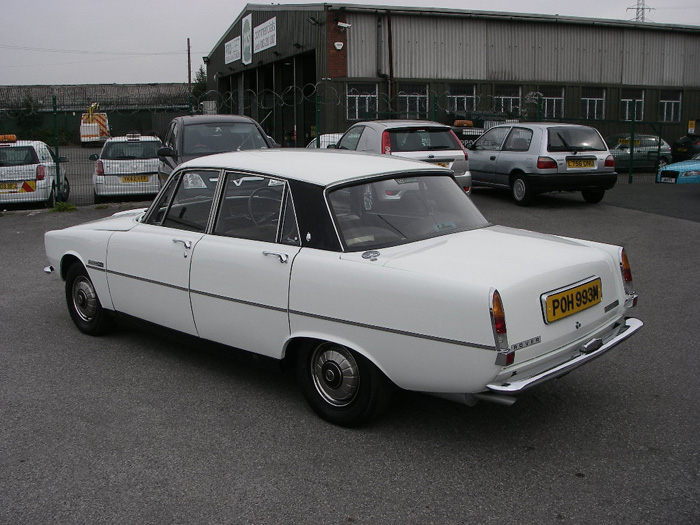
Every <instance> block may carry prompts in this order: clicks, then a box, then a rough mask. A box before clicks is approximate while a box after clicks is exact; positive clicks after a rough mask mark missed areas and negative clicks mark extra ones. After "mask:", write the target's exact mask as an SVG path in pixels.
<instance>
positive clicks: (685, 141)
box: [671, 134, 700, 162]
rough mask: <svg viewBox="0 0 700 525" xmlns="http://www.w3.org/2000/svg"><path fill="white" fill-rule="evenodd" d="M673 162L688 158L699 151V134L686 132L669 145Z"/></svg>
mask: <svg viewBox="0 0 700 525" xmlns="http://www.w3.org/2000/svg"><path fill="white" fill-rule="evenodd" d="M671 153H672V154H673V162H680V161H682V160H690V159H692V158H693V156H694V155H695V154H696V153H700V135H694V134H688V135H684V136H683V137H681V138H679V139H678V140H677V141H676V142H674V143H673V145H672V146H671Z"/></svg>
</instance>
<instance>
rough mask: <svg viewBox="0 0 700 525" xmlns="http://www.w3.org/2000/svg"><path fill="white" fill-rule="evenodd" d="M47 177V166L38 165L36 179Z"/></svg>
mask: <svg viewBox="0 0 700 525" xmlns="http://www.w3.org/2000/svg"><path fill="white" fill-rule="evenodd" d="M44 179H46V166H42V165H41V164H40V165H39V166H37V167H36V180H44Z"/></svg>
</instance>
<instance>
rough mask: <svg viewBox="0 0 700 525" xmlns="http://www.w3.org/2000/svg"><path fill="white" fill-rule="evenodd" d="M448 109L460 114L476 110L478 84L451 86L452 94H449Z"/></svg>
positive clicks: (449, 111) (450, 111) (463, 114)
mask: <svg viewBox="0 0 700 525" xmlns="http://www.w3.org/2000/svg"><path fill="white" fill-rule="evenodd" d="M447 111H448V113H454V114H455V115H460V116H466V115H467V114H468V113H471V112H472V111H476V86H475V85H474V84H455V85H452V86H450V94H449V95H447Z"/></svg>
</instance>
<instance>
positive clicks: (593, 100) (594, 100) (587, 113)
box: [581, 87, 605, 120]
mask: <svg viewBox="0 0 700 525" xmlns="http://www.w3.org/2000/svg"><path fill="white" fill-rule="evenodd" d="M581 118H585V119H588V120H604V119H605V88H595V87H585V88H582V89H581Z"/></svg>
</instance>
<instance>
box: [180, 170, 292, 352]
mask: <svg viewBox="0 0 700 525" xmlns="http://www.w3.org/2000/svg"><path fill="white" fill-rule="evenodd" d="M299 250H300V243H299V233H298V228H297V224H296V219H295V215H294V207H293V204H292V199H291V194H290V191H289V187H288V185H287V183H286V182H284V181H281V180H278V179H274V178H270V177H259V176H250V175H249V174H241V173H236V172H229V173H227V174H226V179H225V181H224V186H223V191H222V200H221V205H220V207H219V213H218V216H217V218H216V220H215V221H214V225H213V229H212V234H211V235H206V236H204V238H203V239H202V240H201V241H199V243H198V244H197V249H196V251H195V253H194V256H193V258H192V271H191V282H190V288H191V300H192V312H193V314H194V319H195V322H196V325H197V330H198V332H199V335H200V336H201V337H203V338H205V339H209V340H212V341H217V342H220V343H224V344H226V345H230V346H234V347H236V348H242V349H245V350H249V351H253V352H256V353H259V354H264V355H269V356H273V357H280V356H281V355H282V350H283V348H284V344H285V342H286V340H287V339H288V337H289V316H288V306H289V279H290V274H291V269H292V264H293V262H294V258H295V257H296V255H297V253H298V252H299Z"/></svg>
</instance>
